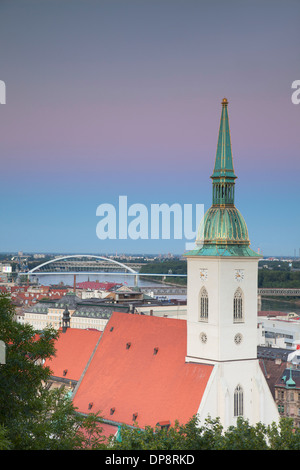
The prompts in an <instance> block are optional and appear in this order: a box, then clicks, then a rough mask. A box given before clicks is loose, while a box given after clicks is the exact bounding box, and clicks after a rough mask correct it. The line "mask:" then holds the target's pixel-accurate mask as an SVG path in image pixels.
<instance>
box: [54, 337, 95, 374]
mask: <svg viewBox="0 0 300 470" xmlns="http://www.w3.org/2000/svg"><path fill="white" fill-rule="evenodd" d="M100 336H101V331H97V330H80V329H78V328H68V329H67V331H66V332H65V333H62V331H60V335H59V337H58V340H57V341H56V343H55V349H56V355H55V356H53V357H52V358H51V359H48V360H47V361H45V366H48V367H49V368H50V369H51V371H52V375H53V376H55V377H60V378H65V379H70V380H77V381H78V380H79V379H80V377H81V374H82V372H83V371H84V368H85V367H86V365H87V363H88V361H89V359H90V357H91V354H92V352H93V350H94V348H95V346H96V344H97V341H98V340H99V338H100ZM64 371H66V373H65V372H64Z"/></svg>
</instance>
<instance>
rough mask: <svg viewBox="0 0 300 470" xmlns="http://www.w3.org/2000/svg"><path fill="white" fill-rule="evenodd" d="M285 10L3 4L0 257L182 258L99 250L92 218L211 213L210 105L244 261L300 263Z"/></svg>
mask: <svg viewBox="0 0 300 470" xmlns="http://www.w3.org/2000/svg"><path fill="white" fill-rule="evenodd" d="M299 24H300V3H299V1H298V0H286V1H284V2H283V1H277V0H272V1H271V0H259V1H256V0H251V1H250V0H249V1H248V0H244V1H241V0H234V1H233V0H228V1H222V0H212V1H202V0H184V1H183V0H86V1H82V0H72V2H71V1H70V0H43V1H42V2H41V1H39V0H2V1H1V3H0V64H1V66H0V80H3V81H4V82H5V84H6V104H5V105H0V158H1V186H0V194H1V199H0V217H1V234H0V251H1V252H5V251H9V252H10V251H13V252H15V251H19V250H22V251H24V252H60V253H99V254H100V253H102V254H106V253H111V252H116V251H117V252H118V253H167V252H173V253H182V252H183V251H184V248H185V242H183V241H180V240H179V241H178V240H173V239H171V240H151V239H149V240H135V241H133V240H130V239H127V240H118V239H117V240H106V241H105V240H102V241H101V240H99V239H98V238H97V236H96V225H97V222H98V220H99V219H98V218H97V217H96V209H97V207H98V205H100V204H102V203H111V204H114V205H116V207H117V203H118V198H119V196H120V195H127V197H128V203H129V204H134V203H142V204H145V205H146V206H147V207H149V208H150V205H151V204H154V203H167V204H170V205H171V204H172V203H179V204H182V205H183V204H194V205H195V204H204V207H205V210H206V209H208V208H209V207H210V204H211V180H210V175H211V174H212V170H213V165H214V158H215V151H216V145H217V135H218V127H219V119H220V113H221V104H220V103H221V100H222V98H223V97H224V96H225V97H226V98H227V99H228V101H229V119H230V128H231V139H232V150H233V158H234V166H235V172H236V174H237V176H238V179H237V181H236V201H235V202H236V206H237V208H238V209H239V210H240V211H241V213H242V214H243V216H244V218H245V220H246V223H247V225H248V230H249V236H250V240H251V247H252V248H253V249H254V250H257V249H258V248H260V250H261V251H262V252H263V254H264V255H286V256H290V255H291V256H293V255H294V251H295V250H296V253H297V255H298V253H299V248H300V216H299V212H300V211H299V207H300V188H299V181H300V177H299V176H300V105H295V104H293V103H292V101H291V95H292V89H291V84H292V82H293V81H294V80H297V79H298V80H300V49H299V44H300V27H299Z"/></svg>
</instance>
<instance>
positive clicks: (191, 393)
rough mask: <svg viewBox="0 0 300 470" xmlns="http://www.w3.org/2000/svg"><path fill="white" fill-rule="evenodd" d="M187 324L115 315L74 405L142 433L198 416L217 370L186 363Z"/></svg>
mask: <svg viewBox="0 0 300 470" xmlns="http://www.w3.org/2000/svg"><path fill="white" fill-rule="evenodd" d="M186 338H187V334H186V321H184V320H177V319H168V318H159V317H152V316H143V315H128V314H124V313H121V312H114V313H113V315H112V317H111V318H110V320H109V322H108V323H107V325H106V327H105V330H104V332H103V335H102V337H101V340H100V342H99V345H98V347H97V350H96V352H95V354H94V356H93V359H92V361H91V363H90V365H89V367H88V369H87V371H86V372H85V375H84V377H83V379H82V382H81V384H80V386H79V388H78V390H77V392H76V395H75V397H74V399H73V402H74V405H75V406H76V407H77V408H78V410H79V411H80V412H82V413H88V412H93V413H95V412H97V411H100V414H101V416H102V417H103V418H105V419H109V420H111V421H114V422H117V423H118V422H120V423H125V424H129V425H132V424H134V422H137V423H138V425H139V426H140V427H145V426H146V425H150V426H155V425H156V424H157V423H158V422H160V421H170V422H171V424H173V423H174V422H175V420H176V419H178V420H179V422H181V423H184V422H187V421H188V420H189V419H190V418H191V417H192V416H193V415H194V414H196V413H197V411H198V408H199V405H200V402H201V399H202V395H203V393H204V390H205V387H206V384H207V381H208V379H209V377H210V374H211V371H212V369H213V366H211V365H204V364H193V363H186V362H185V356H186Z"/></svg>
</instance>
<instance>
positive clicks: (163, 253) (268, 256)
mask: <svg viewBox="0 0 300 470" xmlns="http://www.w3.org/2000/svg"><path fill="white" fill-rule="evenodd" d="M18 253H19V252H18V251H0V255H6V254H9V255H10V254H11V255H18ZM35 254H40V255H49V256H51V255H53V256H55V255H61V256H71V255H74V256H75V255H78V256H89V255H91V256H93V255H98V256H104V257H105V256H116V257H117V256H140V257H141V256H166V257H167V256H169V255H171V256H183V255H184V252H182V253H175V252H161V253H159V252H158V253H145V252H143V253H142V252H141V253H134V252H132V253H129V252H128V253H125V252H120V253H118V254H115V253H113V252H111V253H109V252H107V253H106V252H105V253H104V252H96V251H95V252H89V253H81V252H63V251H51V252H50V251H49V252H42V251H36V252H34V251H23V256H25V255H35ZM260 254H261V255H262V257H263V258H287V259H294V258H295V259H300V255H278V254H277V255H275V254H267V255H265V254H263V253H260ZM0 263H1V260H0ZM79 274H80V273H79Z"/></svg>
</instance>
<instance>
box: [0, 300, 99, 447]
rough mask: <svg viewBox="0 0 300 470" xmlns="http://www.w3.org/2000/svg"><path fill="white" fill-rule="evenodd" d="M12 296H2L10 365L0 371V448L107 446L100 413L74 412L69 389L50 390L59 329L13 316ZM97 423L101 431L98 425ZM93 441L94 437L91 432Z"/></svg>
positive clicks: (0, 331)
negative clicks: (48, 362) (49, 363)
mask: <svg viewBox="0 0 300 470" xmlns="http://www.w3.org/2000/svg"><path fill="white" fill-rule="evenodd" d="M14 314H15V311H14V308H13V306H12V305H11V302H10V299H9V298H8V297H7V296H5V295H0V340H2V341H4V343H5V345H6V363H5V364H4V365H2V366H1V369H0V431H1V432H0V446H2V447H4V448H10V449H16V450H27V449H28V450H51V449H70V450H71V449H78V448H103V447H104V442H103V441H104V438H103V436H102V435H101V424H100V423H99V417H98V416H95V415H91V416H89V417H88V418H86V417H84V416H82V415H80V414H79V413H77V412H76V409H75V408H74V406H73V404H72V401H71V399H70V398H69V397H68V396H67V395H66V393H65V391H64V390H63V389H62V390H59V389H55V390H48V388H47V386H46V384H47V381H48V379H49V377H50V375H51V370H50V369H49V368H47V367H45V366H44V365H43V362H44V360H45V359H47V358H49V357H51V356H52V355H53V354H54V353H55V340H56V339H57V337H58V334H59V333H58V332H57V331H56V330H54V329H53V328H51V327H47V328H45V329H44V330H43V331H42V332H38V331H35V330H34V329H33V328H32V326H31V325H29V324H25V325H22V324H20V323H18V322H16V321H15V320H14ZM96 426H97V433H96V431H95V427H96ZM91 429H92V432H93V439H92V440H91V438H90V434H89V433H90V430H91Z"/></svg>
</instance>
